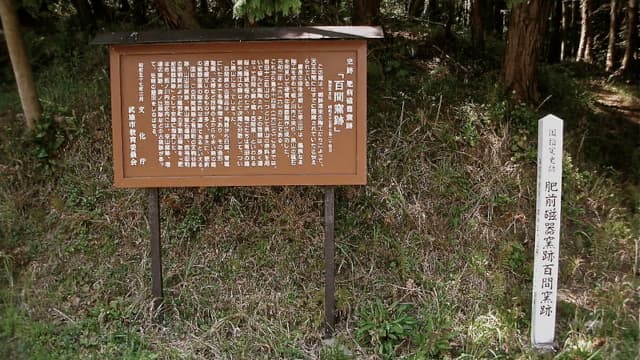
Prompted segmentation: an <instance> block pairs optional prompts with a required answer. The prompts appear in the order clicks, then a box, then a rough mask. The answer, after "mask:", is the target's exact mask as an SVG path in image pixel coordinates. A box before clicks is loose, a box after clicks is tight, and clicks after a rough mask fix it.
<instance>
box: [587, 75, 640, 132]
mask: <svg viewBox="0 0 640 360" xmlns="http://www.w3.org/2000/svg"><path fill="white" fill-rule="evenodd" d="M591 91H592V92H593V95H594V97H595V100H596V104H597V105H598V106H599V107H600V109H601V110H602V111H605V112H609V113H610V114H611V117H614V118H616V117H617V118H620V119H624V120H626V121H630V122H632V123H634V124H635V125H639V126H640V97H639V95H638V93H637V91H636V92H632V91H625V89H620V88H619V87H615V86H612V85H611V84H607V83H606V82H605V81H594V82H592V87H591Z"/></svg>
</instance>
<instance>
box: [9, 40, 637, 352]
mask: <svg viewBox="0 0 640 360" xmlns="http://www.w3.org/2000/svg"><path fill="white" fill-rule="evenodd" d="M415 49H417V50H418V54H419V56H420V58H416V59H411V58H410V56H408V55H405V54H413V52H414V50H415ZM445 51H447V50H446V49H445ZM60 55H61V58H60V60H53V61H52V62H49V63H47V65H46V66H45V67H42V68H40V69H39V71H37V76H38V82H39V88H40V89H41V91H42V94H41V96H42V98H43V102H44V104H45V108H46V109H47V112H48V114H49V115H48V117H47V119H49V120H48V121H47V122H46V123H47V124H49V125H50V126H49V127H48V128H41V129H40V130H39V132H38V133H39V134H41V135H43V137H44V138H45V139H46V141H35V142H34V141H30V140H27V139H25V138H23V137H21V135H20V134H21V123H20V121H19V120H18V119H16V116H15V111H16V109H17V99H16V95H15V93H14V92H12V91H13V90H11V91H10V92H7V91H3V94H5V95H3V99H2V101H0V103H1V104H2V109H0V113H1V114H2V116H1V117H0V122H1V125H2V126H1V130H0V179H1V181H0V265H1V266H0V282H1V288H2V291H1V292H0V357H1V358H12V359H13V358H16V359H28V358H36V359H40V358H42V359H48V358H56V359H58V358H78V357H81V358H95V359H102V358H126V359H145V358H161V359H165V358H168V359H173V358H216V359H217V358H220V359H225V358H228V359H231V358H234V359H236V358H240V359H260V358H264V359H267V358H269V359H271V358H311V359H313V358H319V357H320V358H325V359H345V358H347V359H348V358H356V359H363V358H377V357H385V355H384V354H385V353H386V354H389V353H390V352H394V353H396V354H397V355H398V356H400V357H404V358H407V359H422V358H447V357H453V358H455V357H460V358H480V357H482V358H485V357H489V358H493V357H499V358H532V357H534V354H532V353H531V351H530V350H529V323H530V321H529V311H530V300H531V295H530V286H531V284H530V281H531V267H532V250H533V240H534V208H535V146H536V142H535V140H536V139H535V136H536V129H535V121H536V120H537V118H538V117H539V116H540V115H541V114H542V111H544V110H552V111H553V110H554V111H556V112H557V113H558V114H559V115H560V116H562V117H564V118H565V120H566V121H567V130H568V134H567V135H566V140H565V141H566V143H567V145H566V153H565V159H564V164H565V179H564V181H565V194H564V198H563V214H564V218H563V228H562V240H561V241H562V257H561V274H560V276H561V289H560V293H561V301H560V305H559V309H558V310H559V316H558V329H557V342H558V350H559V352H558V353H557V357H558V358H567V359H573V358H594V359H597V358H601V359H611V358H618V359H632V358H635V357H637V356H638V346H637V344H638V297H637V293H636V291H637V289H638V286H639V285H640V283H639V282H638V279H637V277H634V274H633V266H634V260H635V257H636V256H635V254H634V252H635V251H636V250H635V242H636V241H638V236H639V235H638V221H639V220H638V216H639V215H638V212H639V210H640V209H638V207H639V206H640V205H639V204H640V199H639V195H638V194H639V191H638V181H637V178H635V177H634V176H636V174H634V173H633V171H631V170H629V169H622V170H620V171H619V170H614V169H612V168H607V167H604V166H603V164H604V165H608V164H610V163H612V162H611V161H609V160H610V158H613V156H608V155H607V154H606V153H603V152H602V151H599V150H598V149H600V147H598V144H599V143H598V139H599V136H600V135H601V134H599V133H597V131H595V132H594V128H593V126H595V125H594V124H597V125H598V128H600V129H601V127H600V125H601V124H606V123H605V121H606V120H607V119H608V118H607V116H608V115H607V114H606V113H596V112H595V111H593V108H592V106H593V105H592V104H593V103H592V102H591V101H590V98H589V93H588V92H586V90H583V89H585V88H586V87H581V86H579V84H578V83H575V82H574V81H573V80H572V78H571V76H573V75H575V73H574V72H573V70H572V69H571V68H567V67H556V68H549V69H547V71H546V72H545V74H546V79H547V80H546V82H545V84H553V86H550V85H547V89H548V90H547V91H546V92H545V94H549V93H553V95H554V96H552V97H551V98H550V100H549V101H548V102H547V103H545V105H544V106H543V108H542V110H541V112H540V113H534V112H533V111H531V110H529V109H527V108H524V107H520V106H516V105H512V104H510V103H509V102H507V101H506V100H505V97H504V95H503V94H502V93H501V90H500V88H498V87H497V86H495V85H494V84H495V82H496V79H497V74H496V72H495V71H492V70H489V71H486V69H487V68H489V69H491V66H490V64H491V59H488V58H486V57H483V58H481V59H484V61H486V63H478V62H477V61H475V60H473V61H472V60H470V59H475V58H474V56H470V55H468V54H464V53H459V54H456V53H454V52H451V53H450V55H451V56H452V57H451V58H448V57H446V56H444V53H441V52H440V51H439V50H435V48H432V47H431V45H430V43H429V42H428V41H427V42H425V41H420V40H418V41H415V40H414V41H405V40H401V39H397V40H395V41H387V42H383V43H374V44H372V49H371V52H370V80H369V114H370V115H369V120H368V121H369V147H368V149H369V154H368V158H369V183H368V185H367V186H364V187H340V188H338V191H337V203H336V221H337V224H336V230H337V254H336V256H337V259H336V262H337V265H338V278H337V279H338V286H337V306H338V311H339V321H338V329H337V338H336V345H335V346H334V347H324V348H323V346H322V343H321V331H322V316H323V314H322V312H323V303H322V299H323V282H322V269H323V262H322V261H323V260H322V224H321V216H322V213H321V211H322V210H321V209H322V202H321V200H322V190H321V189H320V188H317V187H286V188H283V187H269V188H194V189H165V190H163V191H162V220H163V224H162V234H163V237H164V251H165V253H164V266H165V268H164V270H165V291H166V303H165V306H164V317H163V319H162V320H160V321H156V320H154V319H155V314H154V313H153V312H152V310H151V295H150V290H149V283H150V279H149V276H150V275H149V273H150V259H149V257H148V254H147V250H148V236H149V234H148V229H147V222H146V215H145V201H146V196H145V192H144V191H143V190H117V189H115V188H113V186H112V185H111V179H112V169H111V151H110V148H111V142H110V115H109V109H108V106H109V105H108V103H109V101H108V99H109V95H108V76H107V73H106V54H105V52H104V51H103V49H97V48H89V49H83V50H80V51H78V52H77V53H75V54H67V55H66V56H64V58H62V54H60ZM465 59H466V60H465ZM4 88H5V89H6V88H10V85H4ZM632 129H633V128H632ZM635 130H636V131H637V128H636V129H635ZM594 134H595V135H594ZM619 136H622V137H625V136H626V138H628V139H627V140H626V142H625V143H624V144H626V147H625V146H623V147H621V149H628V148H631V149H633V146H637V142H634V141H637V140H636V139H637V138H635V139H634V138H633V133H631V134H628V133H622V134H619ZM63 138H64V139H67V140H66V141H65V142H64V143H63V144H62V145H61V146H60V148H58V149H53V148H52V147H51V146H50V145H46V144H50V143H51V142H52V140H53V139H63ZM616 139H618V138H616ZM629 144H631V145H629ZM592 149H595V150H594V151H592ZM34 154H36V155H38V154H39V155H40V157H41V160H36V158H35V157H34ZM47 155H51V158H49V157H47ZM616 155H617V154H616ZM624 156H629V157H631V156H632V154H624ZM636 164H637V163H636ZM613 165H615V164H613ZM621 171H622V172H621ZM394 337H396V338H398V339H397V340H395V339H394ZM386 357H391V356H390V355H386Z"/></svg>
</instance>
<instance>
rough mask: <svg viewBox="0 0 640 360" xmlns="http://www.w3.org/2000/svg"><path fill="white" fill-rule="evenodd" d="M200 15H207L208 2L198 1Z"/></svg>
mask: <svg viewBox="0 0 640 360" xmlns="http://www.w3.org/2000/svg"><path fill="white" fill-rule="evenodd" d="M200 13H202V14H208V13H209V0H200Z"/></svg>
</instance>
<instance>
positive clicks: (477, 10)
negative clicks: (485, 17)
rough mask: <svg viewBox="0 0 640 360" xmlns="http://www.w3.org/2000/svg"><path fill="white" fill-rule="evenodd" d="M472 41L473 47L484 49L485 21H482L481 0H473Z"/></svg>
mask: <svg viewBox="0 0 640 360" xmlns="http://www.w3.org/2000/svg"><path fill="white" fill-rule="evenodd" d="M470 17H471V21H470V22H471V43H472V44H473V47H476V48H480V49H484V40H485V38H484V23H483V21H482V3H481V0H471V16H470Z"/></svg>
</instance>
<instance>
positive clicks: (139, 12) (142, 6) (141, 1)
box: [133, 0, 147, 25]
mask: <svg viewBox="0 0 640 360" xmlns="http://www.w3.org/2000/svg"><path fill="white" fill-rule="evenodd" d="M133 22H134V23H135V24H136V25H144V24H146V23H147V1H146V0H133Z"/></svg>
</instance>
